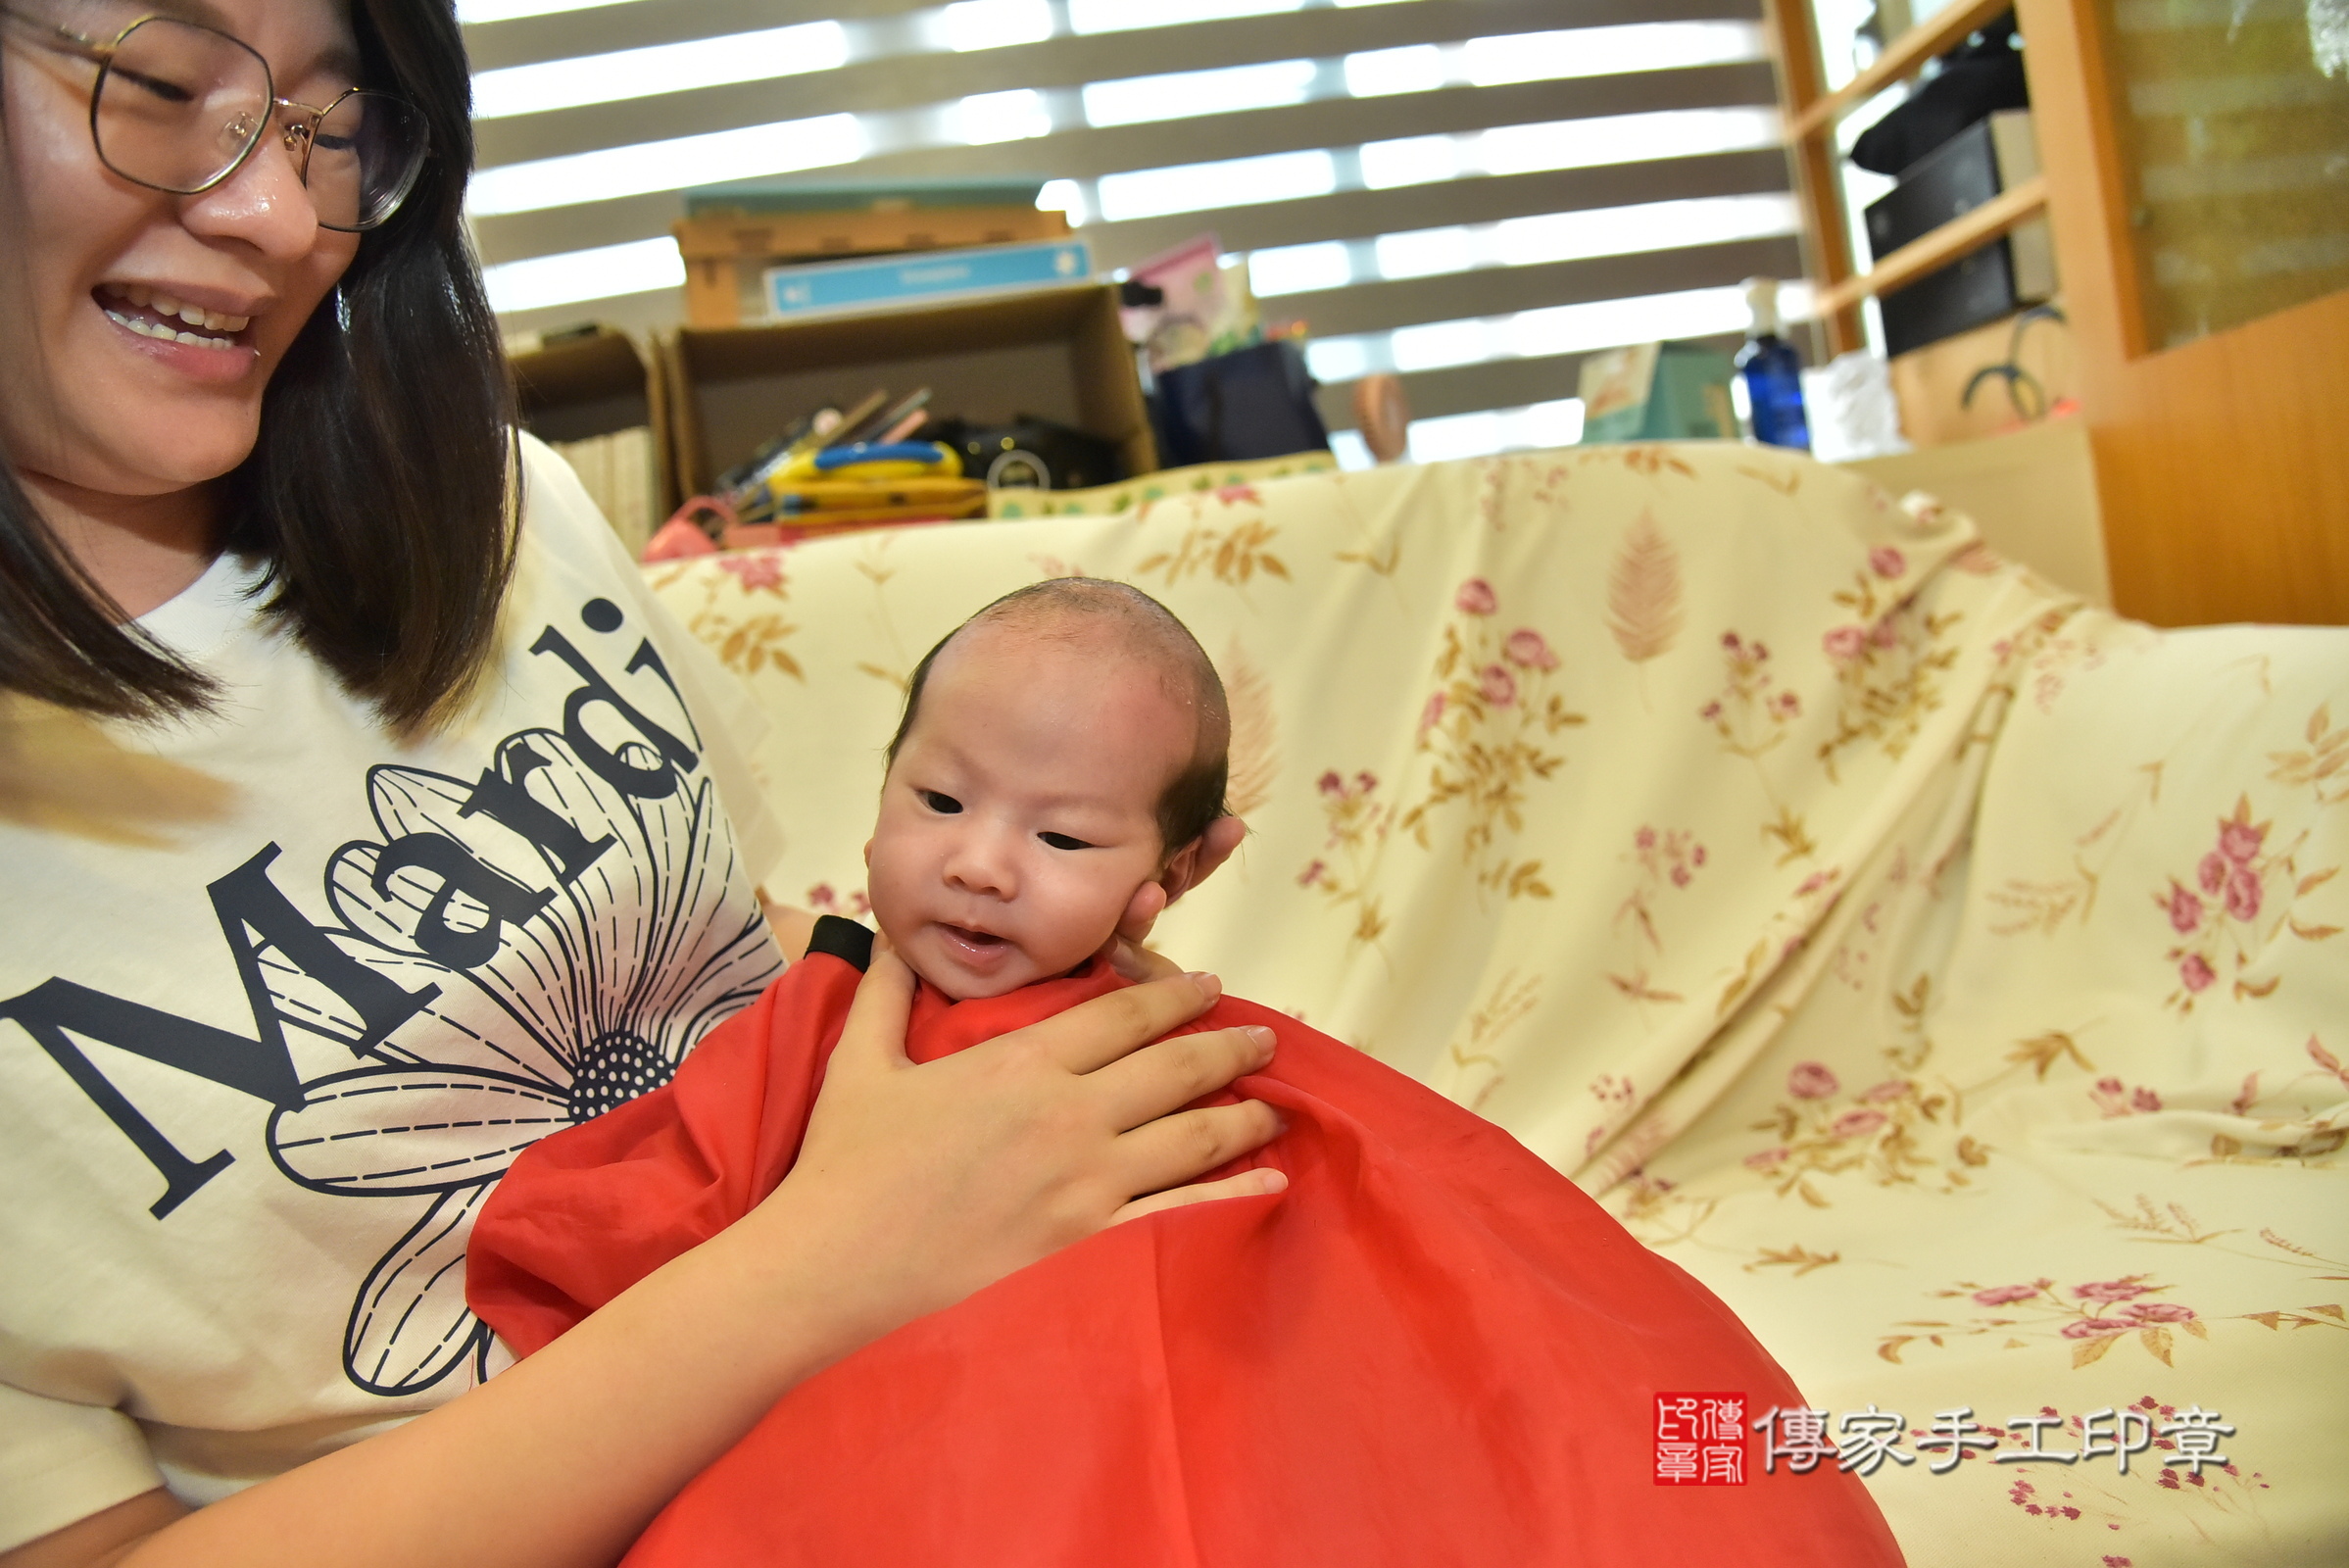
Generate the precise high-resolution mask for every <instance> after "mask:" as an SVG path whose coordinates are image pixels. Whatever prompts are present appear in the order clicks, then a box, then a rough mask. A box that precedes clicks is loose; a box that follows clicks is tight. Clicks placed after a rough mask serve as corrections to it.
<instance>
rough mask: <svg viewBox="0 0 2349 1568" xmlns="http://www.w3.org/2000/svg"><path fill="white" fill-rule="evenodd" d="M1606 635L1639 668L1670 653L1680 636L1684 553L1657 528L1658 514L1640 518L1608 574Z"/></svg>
mask: <svg viewBox="0 0 2349 1568" xmlns="http://www.w3.org/2000/svg"><path fill="white" fill-rule="evenodd" d="M1607 629H1608V630H1609V631H1611V632H1613V633H1614V634H1615V646H1616V647H1618V648H1620V649H1622V650H1623V657H1624V658H1626V659H1628V660H1630V661H1631V662H1633V663H1635V664H1643V663H1645V662H1647V661H1649V660H1651V659H1654V658H1657V657H1658V656H1660V655H1662V654H1665V653H1669V652H1670V651H1671V649H1672V644H1673V640H1674V639H1675V638H1677V637H1678V636H1680V631H1681V558H1680V553H1679V552H1678V551H1676V550H1674V549H1673V548H1672V541H1671V540H1669V539H1667V538H1665V537H1664V530H1663V529H1661V528H1659V527H1657V526H1656V519H1655V515H1654V514H1653V513H1649V512H1642V513H1641V514H1639V521H1638V522H1635V523H1633V524H1632V526H1631V528H1630V529H1629V530H1628V531H1627V532H1626V533H1625V534H1624V536H1623V547H1622V548H1621V549H1620V550H1618V551H1616V553H1615V565H1614V569H1613V570H1611V571H1610V572H1609V573H1608V574H1607Z"/></svg>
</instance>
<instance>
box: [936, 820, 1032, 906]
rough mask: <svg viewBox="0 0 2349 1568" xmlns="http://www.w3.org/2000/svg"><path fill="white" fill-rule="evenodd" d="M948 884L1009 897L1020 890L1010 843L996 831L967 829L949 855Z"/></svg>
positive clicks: (972, 890) (968, 890)
mask: <svg viewBox="0 0 2349 1568" xmlns="http://www.w3.org/2000/svg"><path fill="white" fill-rule="evenodd" d="M946 880H947V883H948V885H949V886H951V887H954V888H957V889H960V890H961V891H963V892H965V893H982V894H987V895H989V896H991V897H994V898H999V899H1007V898H1009V897H1011V896H1012V895H1013V894H1014V893H1016V892H1017V891H1018V887H1019V879H1018V873H1017V867H1016V862H1015V859H1014V858H1013V856H1012V854H1011V849H1010V846H1009V845H1008V844H1006V843H1004V842H1003V836H1002V835H1000V834H995V833H965V834H961V835H959V836H958V837H957V838H956V839H955V842H954V853H953V854H952V855H950V856H949V857H948V858H947V863H946Z"/></svg>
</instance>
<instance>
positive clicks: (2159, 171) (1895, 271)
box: [1772, 0, 2349, 625]
mask: <svg viewBox="0 0 2349 1568" xmlns="http://www.w3.org/2000/svg"><path fill="white" fill-rule="evenodd" d="M2007 9H2009V0H1958V3H1956V4H1952V5H1951V6H1949V7H1948V8H1947V9H1946V10H1944V11H1942V12H1940V13H1938V14H1937V15H1935V16H1933V17H1932V18H1930V19H1929V20H1927V21H1926V22H1924V23H1922V24H1920V25H1917V26H1916V27H1914V28H1912V29H1910V31H1909V32H1908V33H1906V34H1904V35H1903V36H1902V37H1900V38H1898V39H1895V40H1893V41H1892V42H1891V43H1890V44H1889V45H1888V46H1887V47H1886V49H1885V51H1884V56H1883V58H1882V59H1881V60H1879V61H1878V62H1877V63H1876V64H1875V65H1874V66H1873V67H1872V68H1871V69H1870V70H1868V71H1866V72H1863V73H1860V74H1859V75H1858V76H1857V77H1855V78H1854V79H1853V80H1852V81H1850V82H1848V83H1846V84H1844V85H1843V86H1841V87H1840V88H1838V89H1835V90H1833V91H1829V90H1826V89H1825V87H1824V85H1823V73H1822V71H1821V68H1820V56H1819V42H1818V38H1817V35H1816V29H1815V27H1814V25H1813V23H1812V20H1811V12H1810V10H1809V8H1808V4H1807V3H1806V0H1775V5H1774V11H1773V15H1772V24H1773V32H1774V35H1775V37H1776V39H1777V42H1778V47H1779V51H1780V69H1781V77H1780V80H1781V88H1782V93H1783V96H1784V98H1785V102H1786V113H1787V117H1788V126H1789V131H1790V134H1791V136H1792V139H1793V144H1794V145H1793V152H1794V161H1795V167H1796V174H1797V181H1798V186H1799V189H1800V191H1801V195H1802V198H1803V202H1804V207H1805V220H1806V229H1807V234H1806V239H1807V242H1808V245H1809V250H1808V256H1809V267H1810V271H1811V275H1812V281H1813V284H1814V286H1815V287H1816V288H1817V289H1818V290H1819V291H1820V292H1819V298H1820V300H1821V302H1822V305H1823V312H1822V314H1823V317H1824V319H1825V321H1826V325H1827V329H1828V333H1829V337H1830V342H1831V345H1832V346H1833V347H1834V348H1835V349H1836V350H1838V351H1840V350H1842V349H1845V348H1850V347H1856V346H1858V344H1859V342H1860V337H1861V332H1860V322H1859V319H1858V316H1857V313H1856V310H1855V309H1854V307H1855V306H1856V304H1857V302H1858V301H1859V300H1860V299H1862V298H1864V297H1865V296H1866V295H1868V294H1870V293H1873V292H1877V291H1880V290H1884V289H1887V288H1890V287H1893V286H1896V285H1897V284H1898V283H1900V282H1902V281H1905V280H1907V279H1909V278H1913V277H1916V276H1919V275H1921V274H1922V273H1924V272H1926V271H1928V270H1932V269H1933V268H1935V267H1938V266H1940V265H1942V264H1944V263H1946V262H1947V261H1949V260H1952V259H1953V258H1955V257H1956V256H1959V255H1962V254H1964V253H1965V252H1966V251H1967V250H1970V249H1971V248H1972V247H1973V246H1975V245H1977V244H1980V243H1982V242H1983V241H1984V240H1986V239H1988V238H1990V237H1992V236H1994V235H1996V234H1998V233H2001V232H2004V231H2006V230H2008V229H2010V228H2012V227H2013V226H2014V225H2015V224H2017V223H2019V222H2022V221H2026V220H2028V219H2029V218H2031V217H2032V216H2034V215H2035V214H2037V213H2040V212H2044V213H2046V214H2047V215H2048V217H2049V219H2050V221H2051V224H2052V227H2053V230H2054V237H2055V251H2056V260H2057V264H2058V271H2059V273H2060V275H2061V277H2062V279H2063V295H2064V306H2065V309H2066V311H2067V313H2068V314H2069V316H2070V319H2071V324H2072V331H2073V334H2074V338H2075V344H2076V353H2077V358H2078V363H2079V375H2080V417H2081V418H2082V420H2083V421H2084V424H2085V428H2086V430H2087V434H2088V438H2089V445H2090V450H2091V453H2092V456H2093V460H2094V465H2095V470H2096V488H2097V492H2098V499H2099V502H2100V506H2099V511H2100V513H2101V515H2102V518H2103V525H2104V535H2105V554H2106V557H2107V559H2108V561H2109V564H2110V570H2111V576H2112V585H2113V597H2114V602H2115V605H2116V607H2117V608H2118V609H2119V610H2121V611H2122V613H2126V614H2130V615H2136V616H2139V617H2142V618H2144V619H2147V620H2151V621H2154V622H2155V623H2157V624H2163V625H2184V624H2194V623H2200V622H2208V621H2224V620H2276V621H2304V622H2332V623H2339V622H2349V35H2345V34H2343V30H2342V26H2341V23H2340V18H2339V15H2338V8H2337V7H2329V6H2318V5H2309V6H2305V7H2304V6H2302V5H2300V4H2297V3H2293V4H2285V3H2282V0H2013V9H2014V10H2015V11H2016V13H2017V16H2018V19H2019V22H2020V24H2021V27H2022V31H2023V35H2024V37H2025V39H2026V42H2027V47H2026V48H2025V51H2024V60H2025V66H2026V70H2027V72H2028V73H2029V76H2030V81H2031V105H2032V112H2033V118H2034V121H2035V123H2036V128H2037V132H2038V140H2039V158H2040V164H2041V167H2042V169H2043V171H2044V172H2043V173H2042V175H2041V176H2040V177H2039V178H2038V179H2036V180H2032V181H2030V182H2027V183H2026V184H2024V185H2022V186H2018V187H2017V188H2015V189H2013V190H2011V191H2009V192H2007V193H2006V194H2005V195H2004V196H2002V197H2001V198H2000V199H1999V200H1998V201H1996V202H1993V203H1990V204H1988V205H1986V206H1983V207H1981V208H1977V209H1976V210H1975V211H1974V212H1972V213H1969V214H1968V215H1966V217H1965V218H1964V219H1962V220H1960V221H1957V222H1953V223H1950V224H1947V225H1944V227H1943V228H1942V229H1940V230H1936V231H1935V232H1934V233H1933V234H1931V235H1928V236H1926V237H1925V238H1924V239H1921V240H1919V241H1917V242H1915V243H1914V244H1912V245H1910V246H1908V247H1905V248H1904V249H1902V250H1901V251H1898V252H1895V253H1894V254H1893V255H1891V256H1889V257H1886V258H1884V260H1883V261H1882V262H1881V263H1879V264H1878V266H1877V267H1876V268H1875V269H1874V270H1872V271H1869V272H1865V273H1862V272H1859V271H1858V270H1857V269H1856V268H1855V267H1854V265H1853V263H1852V259H1851V249H1850V244H1849V241H1848V238H1847V235H1848V232H1849V230H1848V226H1847V223H1846V221H1845V216H1844V214H1843V213H1842V210H1841V205H1840V200H1839V183H1840V182H1839V181H1838V180H1837V179H1836V178H1835V177H1834V176H1835V137H1834V131H1835V124H1836V123H1837V122H1838V120H1839V119H1840V118H1841V117H1842V116H1843V115H1844V114H1846V113H1848V112H1849V111H1850V110H1852V109H1853V108H1854V107H1856V106H1857V105H1859V104H1861V103H1864V102H1866V101H1867V100H1868V99H1869V98H1871V97H1872V96H1874V95H1875V94H1876V93H1877V92H1879V91H1880V90H1882V89H1883V88H1884V87H1885V86H1887V85H1889V84H1891V83H1893V82H1896V81H1898V80H1901V79H1903V78H1904V77H1906V76H1909V75H1911V74H1913V73H1915V72H1916V71H1917V70H1918V69H1919V68H1920V67H1922V66H1923V65H1924V64H1925V63H1926V62H1927V61H1928V60H1930V59H1932V58H1933V56H1935V55H1937V54H1939V53H1941V52H1943V51H1945V50H1947V49H1948V48H1950V47H1952V46H1953V45H1954V44H1955V43H1957V42H1958V41H1959V40H1961V39H1962V38H1964V37H1965V36H1966V35H1967V33H1969V32H1970V31H1972V30H1974V29H1975V28H1976V27H1978V26H1980V25H1982V23H1984V22H1986V21H1989V20H1990V19H1992V18H1993V17H1995V16H1997V15H1998V14H1999V13H2001V12H2003V11H2005V10H2007ZM2327 29H2329V30H2327Z"/></svg>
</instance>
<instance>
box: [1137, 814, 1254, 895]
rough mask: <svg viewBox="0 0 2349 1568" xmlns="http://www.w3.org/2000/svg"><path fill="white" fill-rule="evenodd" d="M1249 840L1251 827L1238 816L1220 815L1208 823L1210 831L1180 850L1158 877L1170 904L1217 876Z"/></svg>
mask: <svg viewBox="0 0 2349 1568" xmlns="http://www.w3.org/2000/svg"><path fill="white" fill-rule="evenodd" d="M1247 837H1248V824H1247V823H1245V822H1243V821H1241V820H1240V818H1238V817H1236V816H1219V817H1217V818H1216V819H1215V820H1214V821H1212V822H1209V823H1208V824H1207V830H1206V831H1205V832H1204V833H1201V834H1200V835H1199V837H1198V838H1195V839H1193V840H1192V841H1191V842H1190V843H1189V844H1186V845H1184V846H1183V847H1182V848H1181V849H1180V850H1177V851H1176V852H1175V854H1174V857H1173V858H1171V859H1169V860H1168V861H1167V862H1166V869H1165V870H1164V871H1162V872H1160V873H1159V874H1158V883H1159V885H1160V886H1161V887H1163V888H1165V889H1166V902H1167V903H1169V904H1172V903H1174V901H1175V900H1177V899H1179V898H1181V897H1182V896H1183V895H1184V894H1186V893H1188V892H1190V891H1191V890H1192V889H1193V888H1195V887H1198V886H1199V884H1200V883H1201V882H1204V881H1206V880H1207V878H1209V877H1210V876H1213V875H1214V874H1215V868H1216V867H1217V866H1219V865H1221V864H1223V862H1224V861H1226V860H1228V859H1230V858H1232V852H1233V851H1234V850H1236V849H1238V848H1240V841H1241V840H1242V839H1245V838H1247Z"/></svg>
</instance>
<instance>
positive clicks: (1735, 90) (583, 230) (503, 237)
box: [474, 64, 1774, 262]
mask: <svg viewBox="0 0 2349 1568" xmlns="http://www.w3.org/2000/svg"><path fill="white" fill-rule="evenodd" d="M1568 88H1570V89H1571V90H1570V91H1568V90H1562V89H1568ZM1420 96H1422V97H1424V98H1427V99H1429V100H1433V101H1430V102H1427V103H1422V104H1417V105H1414V106H1411V107H1412V108H1413V109H1414V110H1415V113H1413V114H1411V115H1409V116H1408V117H1407V118H1406V117H1405V116H1403V115H1401V114H1398V113H1397V110H1396V107H1395V106H1396V104H1397V102H1398V100H1396V99H1393V98H1383V99H1381V98H1374V99H1341V98H1333V99H1324V100H1323V101H1321V102H1319V103H1310V104H1297V105H1293V106H1289V107H1286V108H1281V109H1261V110H1252V111H1249V112H1248V113H1246V114H1236V115H1227V116H1222V117H1218V118H1216V119H1212V120H1208V121H1202V122H1184V123H1183V124H1184V126H1185V135H1184V138H1183V140H1182V142H1181V144H1180V145H1179V148H1178V147H1175V146H1170V144H1169V138H1168V137H1167V135H1166V131H1165V127H1164V126H1162V125H1119V126H1113V127H1109V128H1106V129H1101V130H1084V131H1070V132H1065V133H1062V134H1057V135H1052V136H1048V137H1040V138H1037V139H1035V140H1031V141H1016V142H995V143H991V144H989V145H985V146H979V147H932V148H925V149H922V150H920V151H918V152H910V151H909V152H903V153H884V154H881V155H879V156H877V157H872V158H867V159H864V160H861V161H859V162H857V163H856V164H852V165H845V166H839V167H837V168H835V169H832V170H828V171H825V172H824V173H823V176H822V177H828V178H836V179H857V180H868V179H869V180H876V181H886V180H891V179H902V178H980V177H986V176H1007V175H1021V174H1036V175H1041V176H1044V177H1050V178H1059V179H1092V178H1098V177H1099V176H1101V175H1102V174H1108V173H1118V172H1126V171H1130V170H1137V169H1150V168H1154V167H1160V166H1163V165H1168V164H1174V163H1193V162H1210V161H1214V160H1216V159H1220V158H1231V157H1244V156H1253V155H1257V154H1263V153H1277V152H1286V151H1309V150H1316V149H1321V148H1326V147H1350V146H1355V145H1359V144H1360V143H1362V142H1364V141H1372V140H1383V139H1387V138H1391V137H1396V136H1418V135H1444V134H1458V133H1464V132H1470V131H1476V130H1482V129H1487V128H1491V127H1493V126H1495V125H1511V124H1528V123H1546V122H1549V121H1554V120H1563V119H1570V118H1571V119H1595V118H1600V117H1603V116H1609V115H1617V114H1627V113H1645V112H1650V111H1656V110H1674V109H1716V108H1740V107H1760V106H1767V105H1769V104H1771V103H1772V102H1774V99H1773V97H1772V91H1771V86H1770V73H1769V67H1767V66H1764V65H1759V64H1756V65H1751V66H1706V67H1699V68H1696V69H1692V70H1688V71H1674V72H1659V73H1643V74H1640V75H1635V76H1620V77H1601V78H1597V79H1594V80H1584V81H1577V82H1573V83H1557V82H1526V83H1521V84H1514V85H1510V86H1506V87H1479V88H1447V89H1444V90H1443V91H1440V92H1434V93H1428V94H1423V95H1420ZM680 182H681V183H685V184H690V183H692V177H691V175H690V174H687V173H684V172H680ZM648 202H651V203H655V204H658V205H657V206H656V207H648V206H647V205H646V204H647V203H648ZM623 210H628V212H629V216H627V217H622V216H620V215H621V213H622V211H623ZM655 211H658V213H659V214H661V216H659V217H658V218H653V217H650V216H649V215H650V214H651V213H653V212H655ZM683 211H684V207H683V202H682V199H681V198H680V197H679V196H677V195H676V194H675V193H673V192H671V193H663V194H661V195H660V196H657V197H651V198H646V197H629V198H620V199H616V200H613V201H609V202H603V203H593V204H583V205H581V206H578V207H570V208H549V209H543V210H541V211H538V212H532V213H514V214H503V215H484V216H481V217H478V218H476V220H475V225H474V226H475V232H476V234H477V235H478V238H479V241H480V244H481V249H482V257H483V260H485V261H490V262H498V261H508V260H513V259H516V258H519V257H524V256H535V255H542V254H545V253H547V252H550V251H556V250H568V249H577V248H581V247H584V246H588V245H601V244H611V243H614V242H616V241H619V240H625V239H638V238H644V237H648V236H650V235H652V234H656V233H663V232H666V230H667V226H668V224H669V223H670V222H672V221H675V219H676V218H678V217H681V216H682V215H683ZM600 213H609V214H611V215H612V217H611V220H610V221H598V219H597V218H596V217H594V216H588V215H596V214H600ZM558 235H560V236H561V237H560V238H558V237H557V236H558Z"/></svg>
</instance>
